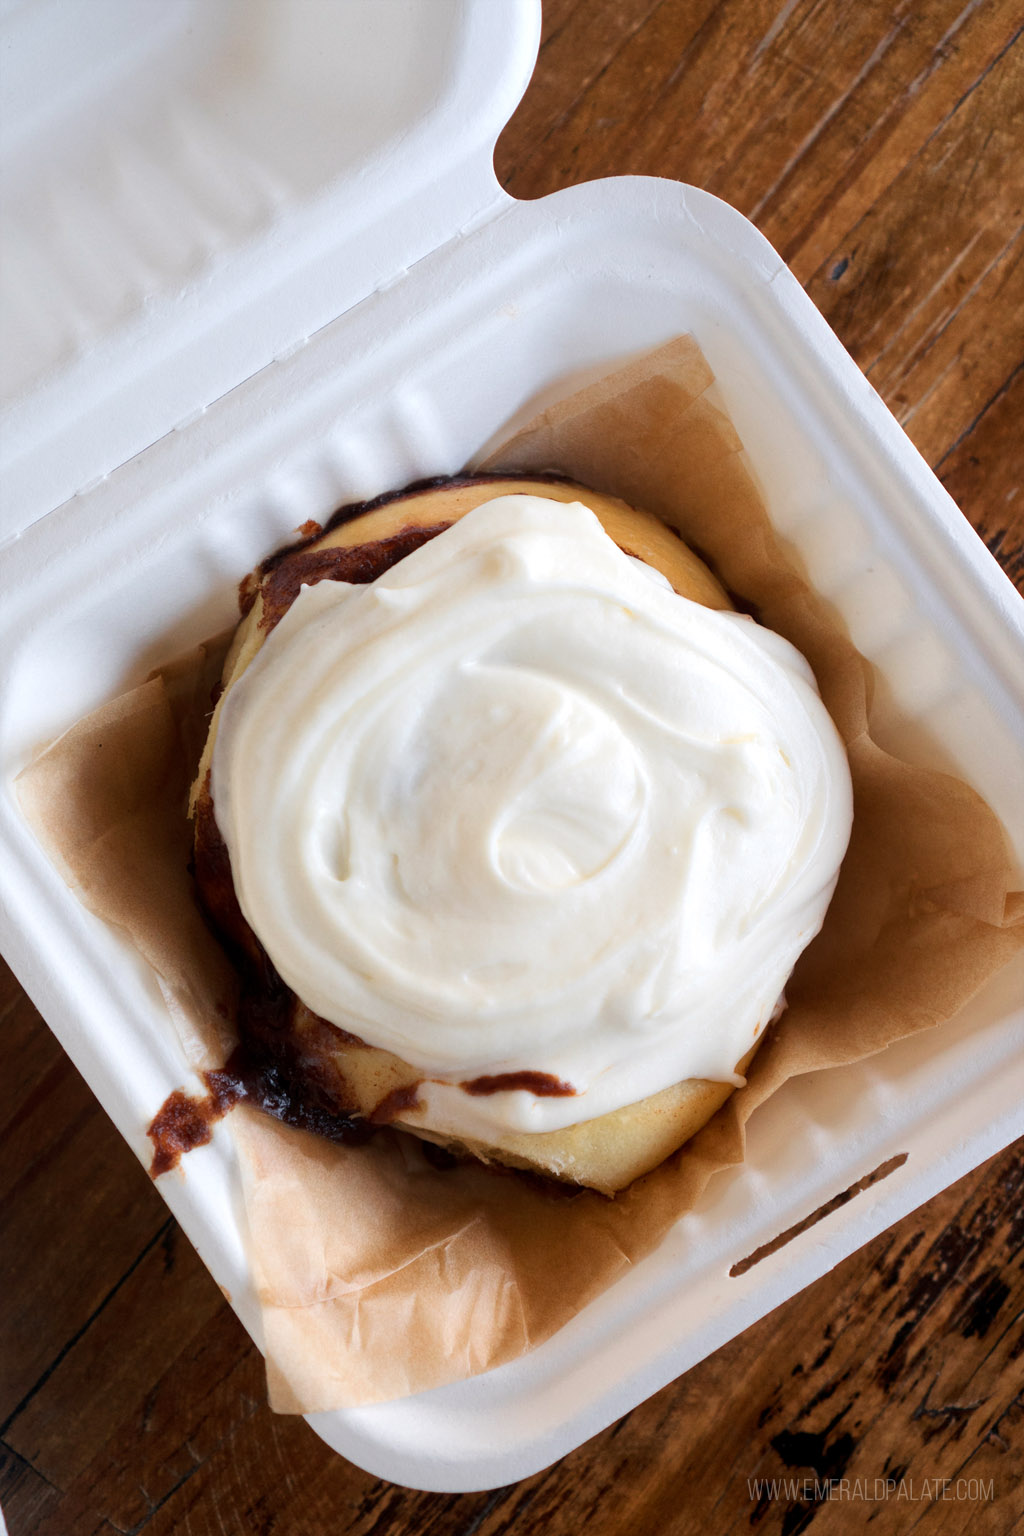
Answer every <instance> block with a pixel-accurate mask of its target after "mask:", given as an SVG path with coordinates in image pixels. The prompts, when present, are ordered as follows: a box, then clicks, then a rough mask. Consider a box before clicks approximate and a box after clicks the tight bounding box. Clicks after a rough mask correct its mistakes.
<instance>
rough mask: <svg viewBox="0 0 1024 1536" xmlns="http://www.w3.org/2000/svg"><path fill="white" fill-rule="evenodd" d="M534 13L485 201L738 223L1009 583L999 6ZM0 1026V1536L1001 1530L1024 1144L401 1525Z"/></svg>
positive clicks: (1010, 36) (144, 1189) (1010, 194)
mask: <svg viewBox="0 0 1024 1536" xmlns="http://www.w3.org/2000/svg"><path fill="white" fill-rule="evenodd" d="M423 3H429V0H423ZM492 3H494V4H495V5H496V6H500V5H503V4H505V3H506V0H492ZM545 11H546V14H545V26H544V41H543V45H542V48H541V53H540V60H539V63H538V65H537V71H536V74H535V76H534V79H533V82H532V83H531V85H530V87H529V89H528V91H527V93H526V97H525V99H524V101H523V103H522V105H521V106H520V108H519V110H518V111H517V112H516V114H515V116H514V118H513V120H512V122H511V124H510V125H509V127H508V128H507V129H506V131H505V133H504V134H503V135H502V138H501V141H500V143H499V146H498V153H497V166H498V172H499V175H500V177H501V180H502V182H503V183H504V184H505V186H506V187H507V188H508V189H509V191H510V192H512V193H513V194H514V195H515V196H517V197H520V198H536V197H540V196H542V195H543V194H545V193H548V192H552V191H554V190H555V189H557V188H559V187H563V186H566V185H568V184H570V183H573V182H579V181H585V180H588V179H591V178H594V177H601V176H609V175H614V174H620V173H646V174H653V175H659V176H669V177H676V178H678V179H679V180H681V181H686V182H691V183H693V184H695V185H696V186H699V187H704V188H707V189H708V190H709V191H712V192H715V193H717V194H718V195H719V196H721V197H723V198H726V199H727V200H728V201H729V202H731V203H732V204H734V205H735V206H736V207H737V208H739V209H740V210H741V211H742V212H743V213H744V214H746V215H747V216H748V217H749V218H751V219H753V220H754V222H755V223H756V224H757V225H758V227H759V228H760V229H761V230H763V232H764V233H765V234H766V235H767V236H768V238H769V239H770V240H771V241H772V242H773V243H774V245H775V246H776V247H777V249H778V250H779V251H780V252H781V254H782V255H783V257H784V258H785V260H786V261H787V262H788V263H789V264H790V266H791V267H792V269H793V270H794V272H795V273H796V275H797V277H798V278H799V279H800V281H801V282H802V283H803V284H804V285H805V286H806V288H807V291H808V292H809V293H810V295H811V296H812V298H813V299H814V301H815V303H816V304H817V305H818V307H819V308H820V309H821V310H822V312H823V313H824V314H825V316H826V318H827V319H828V320H829V322H830V323H831V325H832V326H833V327H834V328H835V330H836V331H837V332H838V334H839V336H840V338H841V339H842V340H843V342H844V343H845V344H846V346H847V347H848V348H849V350H850V351H851V353H852V354H853V356H854V358H855V359H856V360H857V362H858V363H859V364H860V366H861V367H862V368H863V369H864V370H865V371H866V372H867V374H868V377H869V378H870V379H871V380H872V382H873V383H874V384H875V386H876V388H877V389H878V390H879V391H880V393H881V394H882V396H883V398H884V399H885V400H886V401H887V403H888V404H889V406H890V407H891V409H892V410H893V411H894V412H895V414H896V416H897V417H898V418H899V420H900V421H901V422H902V423H903V424H904V426H905V427H906V430H907V431H908V432H909V434H910V436H911V438H912V439H913V440H914V442H915V443H916V444H917V446H918V447H919V448H920V450H921V452H922V453H923V454H924V456H925V458H926V459H927V460H928V462H929V463H930V464H931V465H932V466H933V467H934V469H935V471H936V473H937V474H938V476H939V477H940V479H941V480H942V481H943V483H944V484H945V485H946V486H947V487H948V489H949V490H950V492H951V493H952V495H953V496H954V497H955V498H956V500H957V501H958V502H959V504H960V505H961V506H962V508H963V510H964V514H965V516H966V517H967V518H968V519H969V521H970V522H971V523H972V524H973V526H974V527H975V528H976V529H977V531H978V533H979V534H980V535H981V537H982V538H983V539H984V540H985V541H986V543H987V544H988V546H989V548H990V549H991V550H992V552H993V554H994V555H995V556H996V557H997V558H998V559H999V560H1000V561H1001V562H1002V564H1003V566H1004V568H1005V569H1006V570H1007V571H1008V572H1009V573H1010V575H1011V576H1012V577H1014V578H1015V579H1017V580H1018V582H1020V581H1021V580H1022V578H1024V495H1019V494H1018V493H1019V491H1020V487H1021V483H1022V480H1024V426H1022V422H1024V369H1022V358H1024V335H1022V324H1024V261H1022V259H1021V257H1022V241H1021V210H1022V186H1024V181H1022V170H1021V165H1022V149H1024V145H1022V131H1021V130H1022V117H1024V39H1022V36H1021V33H1022V23H1024V9H1022V0H860V3H857V0H785V3H784V0H546V6H545ZM0 999H2V1013H3V1020H4V1025H3V1031H2V1034H0V1053H2V1068H0V1127H2V1130H0V1135H2V1140H3V1158H2V1165H0V1186H2V1187H0V1200H2V1211H3V1216H2V1232H3V1250H2V1255H0V1276H2V1280H0V1294H2V1298H3V1314H4V1317H3V1324H2V1327H3V1335H2V1369H0V1375H2V1381H0V1423H2V1430H0V1434H2V1440H3V1445H2V1448H0V1449H2V1454H3V1474H2V1483H0V1502H2V1504H3V1508H4V1511H5V1513H6V1516H7V1520H8V1524H9V1528H10V1531H11V1536H90V1533H93V1532H111V1531H118V1532H129V1531H131V1532H142V1531H145V1532H146V1536H165V1533H170V1532H175V1533H178V1532H190V1533H195V1536H199V1533H207V1532H217V1533H230V1536H235V1533H239V1536H248V1533H263V1536H269V1533H271V1532H278V1533H288V1536H291V1533H297V1536H306V1533H311V1536H318V1533H320V1532H324V1533H327V1532H330V1533H335V1532H352V1533H357V1536H383V1533H387V1536H407V1533H408V1536H413V1533H415V1536H498V1533H499V1532H502V1533H504V1532H516V1533H526V1532H533V1531H541V1530H543V1531H544V1532H550V1533H552V1536H569V1533H578V1532H581V1531H583V1530H586V1532H587V1536H610V1533H619V1532H630V1533H636V1536H647V1533H659V1536H660V1533H673V1536H675V1533H679V1536H683V1533H690V1532H702V1533H708V1536H718V1533H724V1532H730V1531H737V1532H739V1531H751V1530H753V1531H757V1532H758V1533H759V1536H768V1533H775V1532H782V1533H786V1536H795V1533H798V1532H801V1531H805V1530H808V1529H812V1530H813V1532H814V1536H826V1533H828V1536H831V1533H834V1532H845V1531H849V1530H859V1529H860V1528H861V1527H862V1526H864V1525H867V1524H868V1522H869V1521H870V1523H871V1529H872V1531H874V1532H877V1533H878V1536H882V1533H894V1532H899V1533H903V1532H909V1531H915V1532H921V1533H922V1536H924V1533H927V1536H932V1533H938V1532H942V1533H944V1536H945V1533H948V1536H953V1533H959V1532H967V1531H972V1532H975V1531H976V1532H999V1533H1003V1532H1007V1531H1010V1530H1011V1529H1015V1528H1019V1527H1021V1526H1022V1525H1024V1494H1022V1483H1024V1399H1022V1394H1021V1387H1022V1381H1024V1358H1022V1357H1024V1331H1022V1315H1024V1265H1022V1253H1024V1143H1022V1144H1018V1145H1017V1146H1016V1147H1011V1148H1009V1149H1008V1150H1007V1151H1005V1152H1004V1153H1003V1154H1001V1155H1000V1156H998V1157H996V1158H994V1159H993V1160H992V1161H991V1162H990V1163H988V1164H986V1165H985V1166H984V1167H982V1168H980V1169H978V1170H977V1171H976V1172H975V1173H973V1174H971V1175H970V1176H969V1177H968V1178H966V1179H963V1180H962V1181H961V1182H960V1183H959V1184H957V1185H955V1186H954V1187H953V1188H951V1189H949V1190H947V1191H946V1192H945V1193H944V1194H942V1195H940V1196H939V1197H938V1198H936V1199H935V1200H933V1201H931V1203H930V1204H928V1205H927V1206H925V1207H923V1208H922V1209H921V1210H919V1211H917V1212H915V1213H914V1214H913V1215H911V1216H909V1217H907V1219H906V1220H905V1221H903V1222H901V1223H900V1224H899V1225H898V1226H897V1227H894V1228H892V1229H891V1230H890V1231H888V1232H886V1233H885V1234H883V1236H881V1237H879V1238H877V1239H876V1240H875V1241H874V1242H872V1243H871V1244H870V1245H869V1246H868V1247H866V1248H864V1249H863V1250H861V1252H859V1253H857V1254H855V1255H854V1256H853V1257H852V1258H850V1259H848V1260H847V1261H846V1262H845V1263H843V1264H841V1265H840V1266H839V1268H838V1269H836V1270H835V1271H833V1272H832V1273H831V1274H829V1275H827V1276H826V1277H825V1278H824V1279H822V1280H820V1281H819V1282H818V1283H817V1284H816V1285H814V1286H812V1287H811V1288H810V1289H809V1290H807V1291H805V1292H804V1293H803V1294H802V1295H800V1296H798V1297H796V1298H794V1299H793V1300H792V1301H790V1302H789V1303H787V1304H786V1305H784V1306H783V1307H781V1308H779V1309H778V1311H776V1312H774V1313H773V1314H771V1315H770V1316H769V1317H767V1318H765V1319H764V1321H763V1322H761V1323H759V1324H757V1325H756V1326H755V1327H753V1328H751V1329H750V1330H749V1331H748V1332H747V1333H745V1334H743V1335H742V1336H741V1337H739V1338H737V1339H734V1340H733V1341H732V1343H730V1344H728V1345H727V1346H726V1347H725V1348H723V1349H720V1350H719V1351H718V1353H717V1354H715V1355H713V1356H712V1357H711V1358H710V1359H708V1360H706V1361H704V1362H703V1364H701V1365H699V1366H697V1367H696V1368H695V1369H693V1370H692V1371H690V1372H689V1374H688V1375H687V1376H685V1377H684V1378H683V1379H682V1380H680V1381H678V1382H676V1383H675V1384H673V1385H671V1386H669V1387H666V1388H665V1389H664V1390H663V1391H661V1392H659V1393H658V1394H657V1396H655V1397H654V1398H652V1399H651V1400H650V1401H649V1402H647V1403H645V1404H643V1405H642V1406H641V1407H639V1408H637V1409H635V1410H634V1411H633V1412H632V1413H630V1414H628V1415H627V1416H626V1418H624V1419H623V1420H621V1421H620V1422H619V1423H618V1424H615V1425H614V1426H612V1427H611V1428H609V1429H608V1430H606V1431H605V1432H603V1433H602V1434H600V1435H598V1436H597V1437H596V1438H595V1439H594V1440H592V1441H591V1442H589V1443H588V1444H587V1445H585V1446H583V1447H582V1448H581V1449H580V1450H578V1451H576V1452H574V1453H573V1454H572V1455H570V1456H568V1457H566V1458H565V1460H564V1461H562V1462H560V1463H558V1464H557V1465H556V1466H554V1467H552V1468H551V1469H550V1470H549V1471H547V1472H544V1473H541V1474H539V1475H537V1476H535V1477H532V1478H529V1479H528V1480H527V1481H525V1482H523V1483H520V1484H517V1485H515V1486H512V1487H508V1488H503V1489H499V1490H497V1491H496V1492H493V1493H481V1494H463V1495H442V1494H421V1493H414V1492H410V1491H408V1490H405V1489H401V1488H397V1487H395V1486H393V1485H391V1484H388V1483H384V1482H381V1481H379V1480H377V1479H375V1478H373V1477H370V1476H368V1475H367V1474H366V1473H364V1472H361V1471H359V1470H357V1469H356V1468H355V1467H352V1466H350V1465H349V1464H348V1463H346V1462H345V1461H343V1460H342V1459H341V1458H340V1457H338V1456H335V1455H334V1454H333V1453H332V1452H330V1451H328V1450H327V1449H326V1447H325V1446H324V1445H323V1444H322V1443H321V1442H320V1441H319V1440H318V1439H317V1438H316V1436H315V1435H314V1434H313V1432H312V1430H310V1429H309V1428H308V1427H307V1426H306V1424H305V1423H304V1422H303V1421H302V1420H300V1419H289V1418H279V1417H274V1416H273V1415H271V1414H270V1412H269V1411H268V1409H267V1408H266V1406H265V1403H264V1390H263V1382H262V1372H261V1364H260V1360H259V1357H258V1356H257V1354H256V1352H255V1350H254V1349H253V1348H252V1346H251V1345H250V1344H249V1342H248V1340H247V1339H246V1337H245V1335H244V1334H243V1332H242V1329H241V1327H240V1326H239V1324H238V1322H237V1321H236V1320H235V1318H234V1315H233V1314H232V1313H231V1312H230V1311H229V1309H228V1307H227V1306H226V1304H225V1302H224V1301H223V1299H222V1297H221V1295H220V1292H219V1291H218V1289H217V1287H216V1286H215V1285H214V1283H213V1281H212V1280H211V1279H210V1278H209V1276H208V1275H207V1274H206V1272H205V1270H203V1268H202V1266H201V1265H200V1263H199V1261H198V1259H197V1258H196V1257H195V1255H194V1253H193V1252H192V1250H191V1248H190V1247H189V1245H188V1243H187V1242H186V1241H185V1239H184V1238H183V1237H182V1236H181V1234H180V1232H179V1230H178V1228H177V1226H176V1224H175V1222H174V1221H173V1220H172V1219H170V1218H169V1216H168V1214H167V1211H166V1209H165V1207H164V1205H163V1204H162V1202H161V1200H160V1198H159V1196H158V1195H157V1193H156V1190H155V1189H154V1188H153V1187H152V1185H151V1183H150V1181H149V1179H148V1178H147V1176H146V1174H145V1172H144V1171H143V1170H142V1168H141V1167H139V1165H138V1164H137V1163H136V1162H135V1160H134V1158H133V1157H132V1156H131V1154H130V1153H129V1152H128V1150H127V1149H126V1147H125V1146H124V1145H123V1144H122V1142H121V1140H120V1138H119V1136H118V1134H117V1133H116V1131H114V1130H113V1128H112V1127H111V1126H110V1125H109V1124H108V1122H107V1121H106V1120H105V1118H104V1116H103V1114H102V1113H101V1112H100V1110H99V1109H98V1107H97V1106H96V1104H95V1103H94V1102H93V1100H92V1098H91V1096H90V1094H89V1092H88V1091H87V1090H86V1088H85V1087H84V1085H83V1083H82V1082H81V1080H80V1079H79V1077H78V1076H77V1074H76V1072H75V1071H74V1069H73V1068H72V1067H71V1066H70V1064H69V1063H68V1061H67V1059H66V1058H65V1057H64V1055H63V1053H62V1051H61V1050H60V1048H59V1047H58V1045H57V1044H56V1043H55V1041H54V1039H53V1038H52V1036H51V1035H50V1034H49V1032H48V1031H47V1029H46V1028H45V1027H44V1026H43V1024H42V1023H41V1021H40V1019H39V1017H38V1015H37V1014H36V1013H35V1011H34V1010H33V1008H32V1007H31V1005H30V1004H29V1002H28V1001H27V999H26V998H25V996H24V994H23V993H22V992H21V990H20V988H19V987H18V986H17V984H16V983H15V982H14V981H13V979H12V978H11V977H10V976H9V974H8V975H6V976H5V978H4V980H3V983H2V993H0ZM781 1477H790V1478H796V1479H799V1480H802V1479H804V1478H805V1477H809V1478H811V1479H813V1478H815V1477H817V1478H818V1479H820V1480H824V1479H826V1478H844V1477H845V1478H848V1479H850V1480H851V1481H850V1492H851V1494H854V1493H856V1492H857V1488H858V1485H857V1483H856V1482H855V1480H857V1479H860V1480H866V1481H867V1482H868V1483H870V1485H871V1488H872V1491H874V1490H875V1480H876V1479H879V1480H885V1479H891V1480H893V1482H894V1484H895V1485H899V1483H900V1480H901V1479H904V1480H905V1481H904V1483H903V1486H902V1489H898V1488H894V1491H893V1492H892V1493H891V1495H890V1496H889V1497H887V1498H878V1499H877V1500H875V1499H872V1498H864V1497H861V1498H859V1499H858V1498H853V1497H850V1498H848V1499H845V1500H843V1499H833V1500H830V1501H824V1502H818V1503H815V1501H814V1498H813V1497H810V1498H808V1497H805V1496H804V1494H803V1489H802V1488H797V1489H790V1490H789V1491H787V1490H786V1489H785V1488H783V1487H777V1488H776V1489H775V1492H774V1494H772V1493H771V1492H770V1491H767V1492H763V1493H762V1494H761V1495H760V1496H759V1495H758V1492H757V1490H756V1489H754V1488H753V1487H752V1480H753V1479H771V1478H781ZM947 1480H948V1481H947ZM958 1480H959V1481H958ZM863 1491H864V1489H863V1484H861V1492H863ZM911 1492H912V1494H913V1499H912V1500H911V1498H910V1497H908V1495H909V1494H910V1493H911ZM898 1493H899V1494H901V1495H902V1496H898Z"/></svg>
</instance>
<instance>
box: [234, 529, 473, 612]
mask: <svg viewBox="0 0 1024 1536" xmlns="http://www.w3.org/2000/svg"><path fill="white" fill-rule="evenodd" d="M450 527H451V523H435V524H434V525H433V527H430V528H413V527H409V528H402V529H400V530H399V532H398V533H395V534H391V535H390V537H388V538H386V539H374V540H373V541H372V543H368V544H356V545H353V546H352V547H351V548H344V547H341V546H333V547H329V548H327V549H316V548H310V549H299V550H294V551H293V552H292V553H291V554H290V555H288V557H287V559H284V560H282V561H281V562H280V564H278V565H275V566H274V567H273V568H272V569H271V570H269V571H268V572H266V574H265V575H264V577H263V581H262V584H261V588H260V590H261V591H262V593H263V614H262V616H261V618H260V628H261V629H265V630H267V632H268V633H269V632H270V631H271V630H272V629H274V628H275V626H276V625H278V624H279V623H280V622H281V620H282V619H283V618H284V616H285V614H286V613H287V612H288V609H289V608H290V607H291V605H292V603H294V601H295V599H296V598H297V597H298V595H299V590H300V588H301V587H315V586H316V584H317V582H318V581H349V582H353V583H355V584H357V585H366V584H367V583H369V582H371V581H376V580H377V577H378V576H382V575H383V574H384V572H385V571H389V570H390V569H391V567H392V566H393V565H397V564H398V562H399V560H404V559H405V557H406V555H411V554H412V552H413V550H414V549H419V548H420V546H421V545H423V544H427V543H429V541H430V540H431V539H436V538H437V535H438V534H439V533H443V532H444V530H445V529H446V528H450Z"/></svg>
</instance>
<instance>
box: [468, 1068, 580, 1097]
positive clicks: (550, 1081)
mask: <svg viewBox="0 0 1024 1536" xmlns="http://www.w3.org/2000/svg"><path fill="white" fill-rule="evenodd" d="M459 1087H460V1088H464V1089H465V1090H466V1092H467V1093H472V1094H476V1095H479V1096H483V1095H484V1094H488V1093H508V1092H510V1091H512V1090H514V1089H516V1088H522V1089H525V1091H526V1092H527V1093H532V1094H535V1095H536V1097H537V1098H538V1099H566V1098H571V1097H572V1096H573V1095H575V1093H576V1089H575V1088H574V1087H573V1086H572V1083H564V1082H563V1081H562V1079H561V1078H560V1077H555V1076H554V1075H553V1074H552V1073H551V1072H498V1073H496V1074H495V1076H493V1077H473V1078H470V1080H469V1082H468V1083H460V1084H459Z"/></svg>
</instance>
